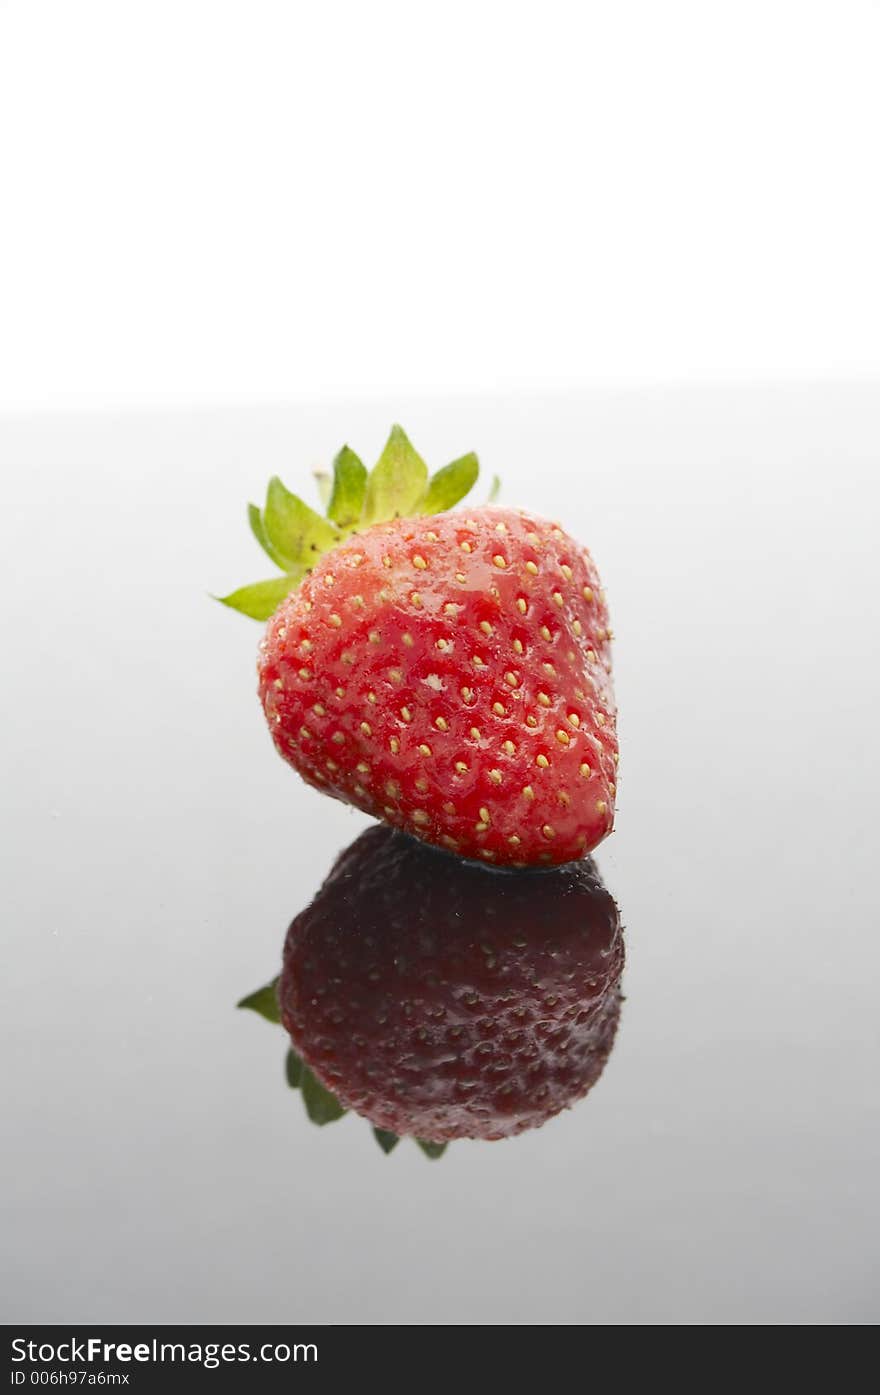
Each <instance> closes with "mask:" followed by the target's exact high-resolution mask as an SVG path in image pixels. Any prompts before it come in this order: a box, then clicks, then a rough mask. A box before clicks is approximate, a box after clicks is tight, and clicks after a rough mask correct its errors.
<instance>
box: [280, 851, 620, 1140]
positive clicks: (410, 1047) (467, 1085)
mask: <svg viewBox="0 0 880 1395" xmlns="http://www.w3.org/2000/svg"><path fill="white" fill-rule="evenodd" d="M623 959H624V951H623V936H622V934H621V931H620V916H619V913H618V910H617V907H616V905H615V904H614V899H613V897H612V896H611V895H610V894H609V893H608V892H607V891H606V890H605V888H604V887H603V886H602V882H601V880H600V878H599V876H598V873H597V872H596V868H595V864H594V863H593V862H592V861H590V860H583V861H581V862H579V863H569V864H567V866H566V867H564V868H560V869H548V870H545V871H507V870H501V869H497V868H487V867H483V866H481V865H480V864H479V863H476V862H467V861H465V860H464V859H462V858H460V857H457V856H454V855H452V854H450V853H444V852H438V851H436V850H435V849H433V848H430V847H427V846H425V845H424V844H421V843H417V842H416V841H415V840H414V839H412V838H410V837H409V836H408V835H406V834H402V833H400V832H398V831H397V830H395V829H391V828H389V827H387V826H384V825H375V824H374V825H373V826H372V827H371V828H369V829H367V831H366V832H365V833H362V834H361V836H360V837H359V838H358V839H356V840H355V842H354V843H353V844H352V845H351V847H350V848H347V849H346V850H345V852H343V853H342V855H341V856H340V858H339V859H338V861H337V862H336V863H335V864H334V866H333V868H332V870H331V871H330V873H329V875H328V877H327V880H326V882H325V883H324V886H323V887H322V888H321V891H320V892H319V893H318V895H317V896H316V898H315V900H314V901H313V902H312V904H311V906H309V907H308V908H307V909H306V910H304V911H302V912H301V914H300V915H299V916H298V917H297V918H296V920H295V921H294V922H293V924H292V925H291V927H290V930H289V931H288V934H287V940H286V944H285V951H284V972H283V974H282V977H281V983H280V986H279V991H278V997H279V1001H280V1004H281V1011H282V1017H283V1019H284V1025H285V1027H286V1028H287V1030H288V1031H289V1032H290V1035H291V1037H292V1038H293V1042H294V1045H295V1047H296V1049H297V1051H298V1052H299V1053H300V1055H301V1056H302V1057H303V1059H304V1060H305V1061H307V1062H308V1064H309V1065H310V1066H311V1068H312V1069H313V1070H314V1071H315V1073H316V1074H317V1075H318V1076H319V1077H320V1079H321V1080H322V1081H323V1083H324V1084H325V1085H326V1086H327V1087H328V1089H330V1090H331V1091H332V1092H333V1094H334V1095H336V1096H338V1097H339V1099H340V1100H341V1101H342V1102H343V1103H344V1104H346V1105H348V1106H349V1107H350V1108H352V1109H355V1110H357V1112H358V1113H359V1114H362V1115H364V1116H365V1117H366V1118H367V1119H369V1120H370V1121H371V1122H372V1123H373V1124H376V1125H378V1126H379V1127H380V1128H383V1129H390V1130H392V1131H393V1132H394V1133H397V1134H399V1135H408V1136H411V1137H415V1138H420V1139H427V1140H429V1141H431V1142H438V1143H440V1142H447V1141H449V1140H453V1139H462V1138H481V1139H493V1140H495V1139H501V1138H505V1137H510V1136H512V1135H514V1134H518V1133H522V1132H523V1131H524V1130H526V1129H533V1128H538V1127H540V1125H541V1124H543V1123H545V1122H546V1121H547V1120H548V1119H549V1118H551V1117H552V1116H553V1115H554V1114H558V1113H559V1111H560V1110H561V1109H565V1108H567V1107H569V1106H570V1105H573V1104H574V1103H576V1102H577V1101H578V1100H579V1099H581V1098H582V1097H583V1096H584V1095H585V1094H586V1093H587V1091H588V1090H589V1089H590V1088H591V1086H593V1085H594V1084H595V1083H596V1081H597V1080H598V1079H599V1076H600V1075H601V1074H602V1071H603V1069H604V1067H605V1062H606V1060H607V1059H608V1055H609V1052H610V1051H611V1048H612V1045H613V1043H614V1036H615V1032H616V1030H617V1022H618V1017H619V1014H620V975H621V973H622V971H623Z"/></svg>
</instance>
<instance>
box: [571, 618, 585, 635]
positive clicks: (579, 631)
mask: <svg viewBox="0 0 880 1395" xmlns="http://www.w3.org/2000/svg"><path fill="white" fill-rule="evenodd" d="M571 628H572V629H573V630H574V632H575V634H576V635H577V637H578V639H580V637H581V635H582V634H583V632H584V627H583V625H582V624H581V622H580V620H575V622H574V624H573V625H572V627H571Z"/></svg>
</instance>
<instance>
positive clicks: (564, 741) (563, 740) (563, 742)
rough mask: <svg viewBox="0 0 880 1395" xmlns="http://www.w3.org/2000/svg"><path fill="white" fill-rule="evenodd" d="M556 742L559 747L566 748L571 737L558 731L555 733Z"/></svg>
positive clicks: (565, 732) (564, 732)
mask: <svg viewBox="0 0 880 1395" xmlns="http://www.w3.org/2000/svg"><path fill="white" fill-rule="evenodd" d="M556 740H557V741H558V742H559V744H560V746H567V745H568V743H569V742H570V740H571V737H570V736H569V734H568V732H567V731H562V730H560V731H558V732H557V733H556Z"/></svg>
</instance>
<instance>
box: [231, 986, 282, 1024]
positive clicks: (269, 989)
mask: <svg viewBox="0 0 880 1395" xmlns="http://www.w3.org/2000/svg"><path fill="white" fill-rule="evenodd" d="M236 1007H240V1008H250V1009H251V1011H252V1012H258V1013H259V1014H260V1016H261V1017H265V1019H266V1021H267V1022H280V1021H281V1010H280V1008H279V1007H278V979H277V978H273V980H272V982H271V983H267V984H266V986H265V988H258V989H257V991H256V992H255V993H249V994H248V995H247V997H246V998H242V1000H241V1002H240V1003H236Z"/></svg>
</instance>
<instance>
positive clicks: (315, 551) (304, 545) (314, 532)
mask: <svg viewBox="0 0 880 1395" xmlns="http://www.w3.org/2000/svg"><path fill="white" fill-rule="evenodd" d="M263 527H264V529H265V531H266V536H267V537H268V539H269V541H270V543H271V544H272V546H273V547H274V548H275V550H276V552H277V553H278V555H279V556H280V557H282V558H283V559H284V567H285V570H286V571H294V570H295V569H296V568H298V567H313V566H314V565H315V563H316V562H317V560H318V558H319V557H320V555H321V553H322V552H326V551H327V550H328V548H331V547H333V546H334V545H335V544H336V543H337V542H338V541H339V534H338V533H337V531H336V529H335V528H334V527H333V525H332V524H330V523H328V522H327V520H326V518H322V517H321V515H320V514H319V513H315V510H314V509H310V508H309V506H308V504H304V503H303V501H302V499H300V498H299V497H298V496H297V495H296V494H291V492H290V490H289V489H286V488H285V487H284V485H283V484H282V483H281V481H280V479H279V478H278V476H277V475H273V476H272V478H271V479H270V481H269V488H268V490H267V493H266V507H265V508H264V510H263Z"/></svg>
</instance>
